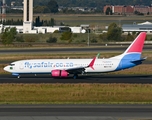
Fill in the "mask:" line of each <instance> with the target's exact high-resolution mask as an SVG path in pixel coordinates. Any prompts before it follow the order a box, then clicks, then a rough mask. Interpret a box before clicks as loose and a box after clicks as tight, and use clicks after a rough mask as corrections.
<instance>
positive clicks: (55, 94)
mask: <svg viewBox="0 0 152 120" xmlns="http://www.w3.org/2000/svg"><path fill="white" fill-rule="evenodd" d="M151 89H152V85H151V84H3V85H2V84H1V85H0V96H1V97H0V103H1V104H16V103H20V104H42V103H46V104H68V103H71V104H81V103H85V104H89V103H93V104H100V103H109V104H110V103H123V104H124V103H126V104H127V103H143V104H145V103H152V102H151V101H152V93H151Z"/></svg>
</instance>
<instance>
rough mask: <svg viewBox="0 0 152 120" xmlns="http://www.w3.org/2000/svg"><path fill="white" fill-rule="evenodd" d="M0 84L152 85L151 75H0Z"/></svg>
mask: <svg viewBox="0 0 152 120" xmlns="http://www.w3.org/2000/svg"><path fill="white" fill-rule="evenodd" d="M2 83H28V84H31V83H37V84H39V83H100V84H105V83H131V84H152V75H109V74H104V75H102V74H99V75H84V76H79V78H78V79H73V78H72V76H69V77H68V78H52V77H51V75H37V76H35V75H34V74H33V75H21V78H17V77H16V76H12V75H0V84H2Z"/></svg>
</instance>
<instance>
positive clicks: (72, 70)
mask: <svg viewBox="0 0 152 120" xmlns="http://www.w3.org/2000/svg"><path fill="white" fill-rule="evenodd" d="M95 60H96V57H94V58H93V59H92V61H91V62H90V64H89V65H88V66H82V67H73V68H69V69H65V70H66V71H67V72H68V73H70V74H75V73H77V74H81V73H83V72H84V71H85V69H86V68H88V67H91V68H92V69H94V68H93V65H94V62H95Z"/></svg>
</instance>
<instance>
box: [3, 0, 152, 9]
mask: <svg viewBox="0 0 152 120" xmlns="http://www.w3.org/2000/svg"><path fill="white" fill-rule="evenodd" d="M11 1H12V0H6V3H7V4H8V5H10V3H11ZM13 1H15V2H16V3H17V5H22V2H23V0H13ZM48 1H50V0H34V5H46V4H47V2H48ZM56 1H57V3H58V5H59V6H64V7H77V6H79V7H98V8H102V7H103V6H104V5H147V6H150V5H151V4H152V2H151V0H56Z"/></svg>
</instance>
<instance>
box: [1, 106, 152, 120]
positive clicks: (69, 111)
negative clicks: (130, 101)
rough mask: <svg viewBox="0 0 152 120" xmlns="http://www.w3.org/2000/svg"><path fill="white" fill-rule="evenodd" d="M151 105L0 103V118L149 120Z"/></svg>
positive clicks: (26, 119)
mask: <svg viewBox="0 0 152 120" xmlns="http://www.w3.org/2000/svg"><path fill="white" fill-rule="evenodd" d="M151 113H152V105H0V120H21V119H22V120H23V119H24V120H42V119H43V120H151V119H152V114H151Z"/></svg>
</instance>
